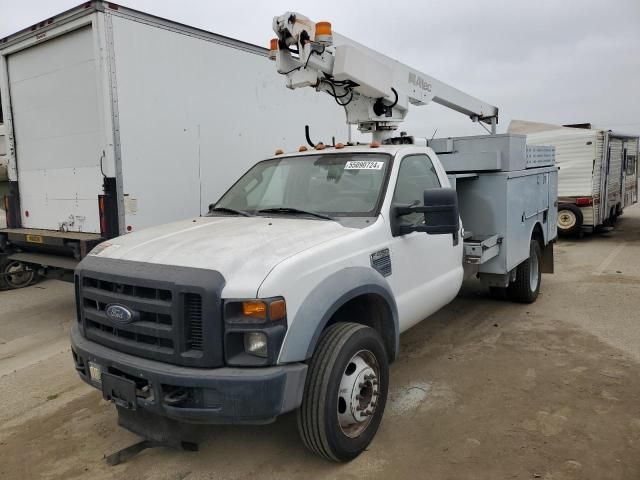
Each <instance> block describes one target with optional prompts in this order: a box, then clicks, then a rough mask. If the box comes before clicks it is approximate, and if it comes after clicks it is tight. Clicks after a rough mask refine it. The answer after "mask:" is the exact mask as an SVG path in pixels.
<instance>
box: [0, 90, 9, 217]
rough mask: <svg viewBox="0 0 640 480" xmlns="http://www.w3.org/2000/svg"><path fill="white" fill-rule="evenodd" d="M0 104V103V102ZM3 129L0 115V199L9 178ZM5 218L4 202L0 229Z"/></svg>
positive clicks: (6, 187) (1, 205)
mask: <svg viewBox="0 0 640 480" xmlns="http://www.w3.org/2000/svg"><path fill="white" fill-rule="evenodd" d="M0 103H1V102H0ZM0 109H1V105H0ZM4 132H5V127H4V124H3V123H2V114H0V199H3V198H4V196H5V195H6V194H7V192H8V188H9V184H8V180H9V176H8V165H9V163H8V161H7V144H6V142H5V139H4ZM6 226H7V225H6V216H5V206H4V202H0V228H5V227H6Z"/></svg>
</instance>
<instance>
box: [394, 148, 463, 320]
mask: <svg viewBox="0 0 640 480" xmlns="http://www.w3.org/2000/svg"><path fill="white" fill-rule="evenodd" d="M445 182H446V177H445V176H444V172H443V175H442V176H441V177H440V176H439V175H438V173H437V171H436V169H435V167H434V164H433V163H432V161H431V159H430V158H429V157H428V156H427V155H426V154H413V155H412V154H409V155H407V156H405V157H404V158H402V160H401V162H400V166H399V169H398V177H397V181H396V185H395V186H394V187H393V188H394V193H393V200H392V208H393V207H394V206H407V205H412V204H413V205H422V204H423V201H424V191H425V190H426V189H428V188H442V185H443V184H444V185H446V183H445ZM401 221H402V222H403V223H408V224H416V223H417V224H419V223H423V222H424V216H423V215H422V214H414V215H407V216H405V217H401ZM454 243H455V242H454V240H453V238H452V236H451V235H430V234H427V233H423V232H412V233H409V234H406V235H401V236H397V237H393V240H392V242H391V262H392V271H393V274H392V275H391V276H390V277H389V279H388V280H389V283H390V284H391V288H392V289H393V290H394V295H395V297H396V302H397V305H398V313H399V317H400V330H401V331H404V330H406V329H407V328H409V327H411V326H412V325H414V324H415V323H417V322H419V321H421V320H422V319H424V318H425V317H427V316H429V315H430V314H431V313H433V312H435V311H437V310H438V309H440V308H441V307H442V306H444V305H446V304H447V303H449V302H450V301H451V300H452V299H453V298H454V297H455V296H456V295H457V293H458V290H459V289H460V284H461V282H462V277H463V271H462V241H459V242H457V245H454Z"/></svg>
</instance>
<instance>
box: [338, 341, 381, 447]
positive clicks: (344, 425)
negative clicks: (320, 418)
mask: <svg viewBox="0 0 640 480" xmlns="http://www.w3.org/2000/svg"><path fill="white" fill-rule="evenodd" d="M379 395H380V366H379V365H378V361H377V359H376V357H375V355H374V354H373V353H371V352H370V351H369V350H360V351H359V352H358V353H356V354H355V355H354V356H353V357H351V360H349V362H347V365H346V367H345V369H344V371H343V372H342V379H341V381H340V388H339V390H338V406H337V409H338V423H339V424H340V429H341V430H342V433H344V434H345V435H346V436H347V437H349V438H356V437H358V436H359V435H361V434H362V432H364V431H365V430H366V429H367V427H368V426H369V425H370V424H371V421H372V420H373V417H374V416H375V413H376V409H377V405H378V397H379Z"/></svg>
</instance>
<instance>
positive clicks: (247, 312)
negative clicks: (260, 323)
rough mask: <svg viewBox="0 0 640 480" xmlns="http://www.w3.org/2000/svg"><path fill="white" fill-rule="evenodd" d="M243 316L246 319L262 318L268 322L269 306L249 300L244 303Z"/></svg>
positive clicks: (258, 301)
mask: <svg viewBox="0 0 640 480" xmlns="http://www.w3.org/2000/svg"><path fill="white" fill-rule="evenodd" d="M242 314H243V315H244V316H245V317H253V318H260V319H262V320H266V318H267V304H266V303H264V302H262V301H260V300H249V301H246V302H242Z"/></svg>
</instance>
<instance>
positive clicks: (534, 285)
mask: <svg viewBox="0 0 640 480" xmlns="http://www.w3.org/2000/svg"><path fill="white" fill-rule="evenodd" d="M541 265H542V251H541V250H540V244H539V243H538V241H537V240H535V239H532V240H531V246H530V248H529V258H528V259H527V260H525V261H524V262H522V263H521V264H520V265H518V266H517V267H516V280H515V281H514V282H513V283H512V284H511V285H509V287H508V288H507V292H508V294H509V298H511V300H513V301H515V302H520V303H533V302H535V301H536V298H538V293H540V280H541V279H542V274H541V273H542V272H541V271H540V266H541Z"/></svg>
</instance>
